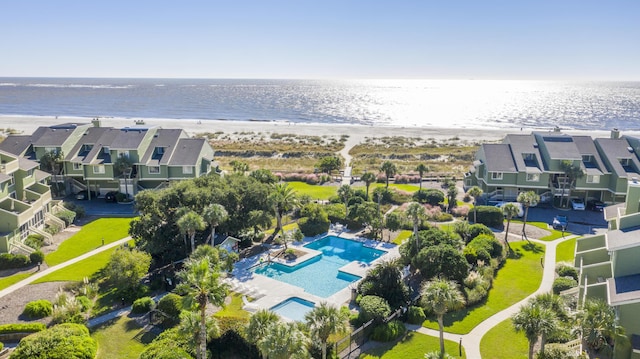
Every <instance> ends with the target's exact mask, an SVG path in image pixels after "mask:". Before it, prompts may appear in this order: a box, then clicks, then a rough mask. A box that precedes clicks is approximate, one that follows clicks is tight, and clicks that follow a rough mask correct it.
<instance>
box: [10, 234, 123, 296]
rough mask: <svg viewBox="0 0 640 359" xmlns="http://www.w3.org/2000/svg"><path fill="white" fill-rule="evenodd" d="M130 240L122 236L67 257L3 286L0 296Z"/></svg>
mask: <svg viewBox="0 0 640 359" xmlns="http://www.w3.org/2000/svg"><path fill="white" fill-rule="evenodd" d="M130 240H131V237H126V238H122V239H119V240H117V241H115V242H111V243H109V244H105V245H104V246H101V247H98V248H96V249H94V250H92V251H90V252H87V253H85V254H83V255H81V256H79V257H75V258H73V259H69V260H68V261H66V262H62V263H60V264H57V265H54V266H52V267H49V268H47V269H45V270H43V271H41V272H38V273H36V274H34V275H32V276H30V277H29V278H25V279H23V280H21V281H20V282H18V283H16V284H14V285H12V286H10V287H7V288H5V289H3V290H0V298H2V297H4V296H5V295H7V294H9V293H12V292H14V291H15V290H17V289H20V288H22V287H24V286H26V285H29V284H31V283H33V282H34V281H36V280H38V279H40V278H42V277H44V276H46V275H48V274H51V273H53V272H55V271H57V270H58V269H62V268H64V267H67V266H70V265H72V264H74V263H77V262H79V261H81V260H83V259H87V258H89V257H91V256H93V255H96V254H98V253H100V252H104V251H106V250H107V249H110V248H113V247H116V246H119V245H121V244H123V243H125V242H127V241H130Z"/></svg>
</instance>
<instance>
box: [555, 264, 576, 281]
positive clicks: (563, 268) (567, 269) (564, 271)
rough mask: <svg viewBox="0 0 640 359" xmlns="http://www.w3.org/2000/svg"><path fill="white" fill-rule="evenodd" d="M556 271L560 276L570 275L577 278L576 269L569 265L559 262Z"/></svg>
mask: <svg viewBox="0 0 640 359" xmlns="http://www.w3.org/2000/svg"><path fill="white" fill-rule="evenodd" d="M556 273H558V276H560V277H571V278H573V279H574V280H576V281H577V280H578V270H577V269H576V268H575V267H574V266H571V265H564V264H559V265H557V266H556Z"/></svg>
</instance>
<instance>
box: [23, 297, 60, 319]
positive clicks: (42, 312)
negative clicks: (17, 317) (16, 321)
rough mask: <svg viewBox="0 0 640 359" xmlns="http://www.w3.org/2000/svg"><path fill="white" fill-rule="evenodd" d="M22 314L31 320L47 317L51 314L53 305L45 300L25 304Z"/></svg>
mask: <svg viewBox="0 0 640 359" xmlns="http://www.w3.org/2000/svg"><path fill="white" fill-rule="evenodd" d="M22 313H23V314H24V315H26V316H27V317H29V318H31V319H40V318H44V317H48V316H50V315H51V314H52V313H53V304H51V302H50V301H48V300H46V299H40V300H34V301H32V302H29V303H27V305H26V306H25V307H24V311H23V312H22Z"/></svg>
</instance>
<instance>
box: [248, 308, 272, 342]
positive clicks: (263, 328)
mask: <svg viewBox="0 0 640 359" xmlns="http://www.w3.org/2000/svg"><path fill="white" fill-rule="evenodd" d="M278 322H280V317H279V316H278V315H277V314H276V313H274V312H272V311H270V310H268V309H260V310H258V311H257V312H255V313H254V314H253V315H252V316H251V318H250V319H249V325H248V326H247V332H246V334H247V338H248V340H249V342H250V343H252V344H258V342H259V341H260V340H261V339H262V338H264V337H265V336H266V335H267V333H269V331H270V330H271V327H272V326H274V325H276V324H277V323H278Z"/></svg>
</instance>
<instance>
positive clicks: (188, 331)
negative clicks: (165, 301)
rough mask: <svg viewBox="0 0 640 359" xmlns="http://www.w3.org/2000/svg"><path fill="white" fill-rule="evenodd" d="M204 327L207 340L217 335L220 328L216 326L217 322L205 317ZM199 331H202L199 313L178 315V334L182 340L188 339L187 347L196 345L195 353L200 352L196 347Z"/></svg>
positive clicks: (184, 312)
mask: <svg viewBox="0 0 640 359" xmlns="http://www.w3.org/2000/svg"><path fill="white" fill-rule="evenodd" d="M205 325H206V336H207V339H208V340H210V339H211V338H214V337H215V336H217V335H218V334H219V332H220V327H219V326H218V321H217V320H216V319H215V318H214V317H213V316H209V317H207V319H206V324H205ZM200 330H202V327H201V325H200V315H199V313H196V312H191V311H186V310H185V311H183V312H182V313H180V325H179V326H178V333H180V334H181V335H182V336H183V337H184V338H187V339H188V340H187V341H186V342H187V343H188V344H189V345H192V344H196V352H198V351H199V350H200V348H199V347H198V346H197V345H198V343H199V339H200Z"/></svg>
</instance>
